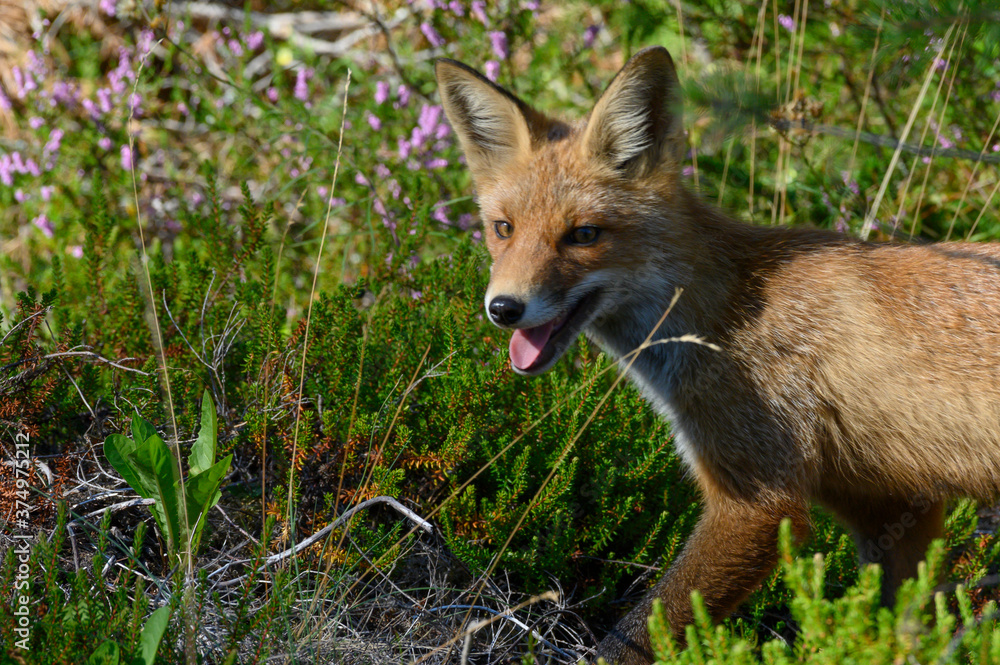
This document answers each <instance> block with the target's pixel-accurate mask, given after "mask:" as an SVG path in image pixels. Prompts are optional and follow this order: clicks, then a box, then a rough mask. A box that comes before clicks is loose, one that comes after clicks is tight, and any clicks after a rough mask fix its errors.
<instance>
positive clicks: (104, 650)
mask: <svg viewBox="0 0 1000 665" xmlns="http://www.w3.org/2000/svg"><path fill="white" fill-rule="evenodd" d="M120 657H121V653H120V652H119V649H118V644H116V643H115V642H112V641H111V640H108V641H106V642H105V643H104V644H102V645H101V646H99V647H97V649H96V650H95V651H94V653H92V654H90V658H88V659H87V665H118V662H119V658H120Z"/></svg>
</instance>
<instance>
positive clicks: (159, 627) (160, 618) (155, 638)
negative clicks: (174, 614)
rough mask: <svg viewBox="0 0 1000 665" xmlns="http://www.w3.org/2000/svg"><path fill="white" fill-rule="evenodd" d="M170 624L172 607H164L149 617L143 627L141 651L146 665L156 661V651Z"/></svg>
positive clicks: (151, 664)
mask: <svg viewBox="0 0 1000 665" xmlns="http://www.w3.org/2000/svg"><path fill="white" fill-rule="evenodd" d="M168 623H170V606H169V605H164V606H163V607H161V608H160V609H158V610H156V611H155V612H153V613H152V614H150V615H149V618H148V619H146V625H145V626H143V627H142V634H141V635H139V651H140V653H141V655H142V661H140V662H143V663H145V665H153V663H154V662H155V661H156V650H157V649H159V647H160V640H162V639H163V633H164V631H166V629H167V624H168Z"/></svg>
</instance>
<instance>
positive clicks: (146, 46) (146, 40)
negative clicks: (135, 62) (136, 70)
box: [135, 30, 156, 60]
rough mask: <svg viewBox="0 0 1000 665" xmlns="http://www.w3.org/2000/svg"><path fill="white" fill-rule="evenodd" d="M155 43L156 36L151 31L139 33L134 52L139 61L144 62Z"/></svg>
mask: <svg viewBox="0 0 1000 665" xmlns="http://www.w3.org/2000/svg"><path fill="white" fill-rule="evenodd" d="M155 41H156V35H154V34H153V31H152V30H143V31H142V32H140V33H139V42H138V43H137V44H136V46H135V52H136V53H137V54H138V55H139V59H140V60H145V59H146V56H147V55H149V54H150V52H151V51H152V50H153V43H154V42H155Z"/></svg>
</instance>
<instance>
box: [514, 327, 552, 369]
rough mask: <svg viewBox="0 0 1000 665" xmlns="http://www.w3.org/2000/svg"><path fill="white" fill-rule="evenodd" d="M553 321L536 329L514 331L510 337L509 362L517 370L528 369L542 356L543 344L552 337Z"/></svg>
mask: <svg viewBox="0 0 1000 665" xmlns="http://www.w3.org/2000/svg"><path fill="white" fill-rule="evenodd" d="M554 325H555V321H554V320H553V321H549V322H548V323H545V324H542V325H540V326H538V327H537V328H525V329H523V330H515V331H514V334H513V335H511V337H510V362H511V364H513V365H514V367H516V368H518V369H528V368H529V367H531V366H532V365H534V364H535V361H536V360H538V356H540V355H542V349H544V348H545V343H546V342H548V341H549V337H550V336H551V335H552V328H553V326H554Z"/></svg>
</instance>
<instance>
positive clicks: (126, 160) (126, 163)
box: [121, 145, 134, 171]
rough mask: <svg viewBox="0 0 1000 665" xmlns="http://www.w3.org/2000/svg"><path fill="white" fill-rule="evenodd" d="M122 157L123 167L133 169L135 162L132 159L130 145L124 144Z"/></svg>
mask: <svg viewBox="0 0 1000 665" xmlns="http://www.w3.org/2000/svg"><path fill="white" fill-rule="evenodd" d="M121 157H122V169H124V170H125V171H131V170H132V166H133V165H134V162H133V160H132V149H131V148H129V147H128V145H123V146H122V147H121Z"/></svg>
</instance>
